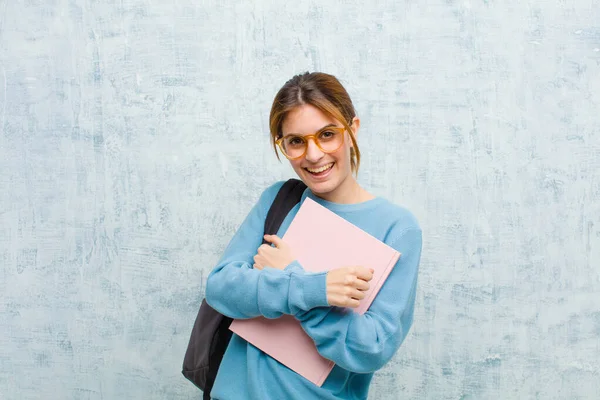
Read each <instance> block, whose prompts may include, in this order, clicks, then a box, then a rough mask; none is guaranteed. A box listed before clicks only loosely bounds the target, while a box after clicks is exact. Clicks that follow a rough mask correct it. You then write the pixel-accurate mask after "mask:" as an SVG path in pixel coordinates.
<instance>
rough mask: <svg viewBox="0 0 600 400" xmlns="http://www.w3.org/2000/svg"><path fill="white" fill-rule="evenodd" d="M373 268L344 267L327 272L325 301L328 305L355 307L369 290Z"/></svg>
mask: <svg viewBox="0 0 600 400" xmlns="http://www.w3.org/2000/svg"><path fill="white" fill-rule="evenodd" d="M371 279H373V270H372V269H369V268H365V267H344V268H337V269H332V270H331V271H329V272H328V273H327V302H328V303H329V305H330V306H337V307H352V308H356V307H358V305H359V302H360V300H362V299H364V298H365V292H366V291H367V290H369V281H370V280H371Z"/></svg>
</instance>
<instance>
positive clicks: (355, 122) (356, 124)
mask: <svg viewBox="0 0 600 400" xmlns="http://www.w3.org/2000/svg"><path fill="white" fill-rule="evenodd" d="M350 128H352V131H353V132H354V136H356V135H357V134H358V130H359V129H360V118H358V117H354V118H352V124H351V125H350Z"/></svg>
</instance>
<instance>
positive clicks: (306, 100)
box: [206, 72, 422, 400]
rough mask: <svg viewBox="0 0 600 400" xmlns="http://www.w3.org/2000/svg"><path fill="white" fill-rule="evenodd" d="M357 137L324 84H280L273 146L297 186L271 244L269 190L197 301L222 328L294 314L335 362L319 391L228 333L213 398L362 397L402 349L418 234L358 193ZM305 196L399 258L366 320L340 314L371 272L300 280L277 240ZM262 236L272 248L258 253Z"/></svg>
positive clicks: (311, 77) (401, 213) (336, 89)
mask: <svg viewBox="0 0 600 400" xmlns="http://www.w3.org/2000/svg"><path fill="white" fill-rule="evenodd" d="M359 128H360V120H359V118H358V117H357V116H356V112H355V110H354V106H353V105H352V101H351V100H350V96H348V93H347V92H346V90H345V89H344V87H343V86H342V85H341V84H340V82H339V81H338V80H337V79H336V78H335V77H334V76H332V75H328V74H324V73H318V72H315V73H305V74H302V75H297V76H294V77H293V78H292V79H290V80H289V81H288V82H286V83H285V85H284V86H283V87H282V88H281V89H280V90H279V92H278V93H277V95H276V96H275V99H274V101H273V106H272V109H271V115H270V131H271V139H272V145H273V147H274V149H275V151H276V152H277V151H278V150H279V151H280V152H281V153H282V154H283V155H284V156H285V157H286V158H287V159H288V160H289V162H290V164H291V166H292V167H293V169H294V171H295V172H296V174H297V175H298V177H299V178H300V179H301V180H302V181H303V182H304V183H305V184H306V186H307V188H306V189H305V191H304V193H303V195H302V198H301V200H300V203H299V204H297V205H296V206H295V207H294V208H292V210H291V211H290V213H289V217H290V218H287V219H286V220H285V221H284V223H283V224H282V225H281V227H280V229H279V231H278V235H270V236H264V235H263V229H264V223H265V219H266V215H267V211H268V210H269V208H270V207H271V204H272V203H273V201H274V199H275V197H276V195H277V193H278V192H279V190H280V189H281V187H282V186H283V182H277V183H275V184H273V185H272V186H270V187H269V188H267V189H266V190H265V191H264V192H263V193H262V195H261V197H260V199H259V201H258V203H257V204H256V205H255V206H254V208H253V209H252V210H251V212H250V214H249V215H248V216H247V217H246V219H245V221H244V222H243V223H242V225H241V226H240V228H239V229H238V231H237V232H236V234H235V235H234V237H233V238H232V239H231V242H230V243H229V246H228V247H227V249H226V251H225V254H223V256H222V258H221V260H220V261H219V263H218V264H217V266H216V267H215V268H214V269H213V271H212V272H211V273H210V275H209V277H208V280H207V284H206V301H207V303H209V304H210V306H212V307H213V308H214V309H215V310H217V311H218V312H219V313H221V314H223V315H225V316H228V317H230V318H236V319H248V318H254V317H258V316H264V317H267V318H278V317H280V316H282V315H284V314H287V315H292V316H294V317H295V318H296V319H298V321H300V324H301V325H302V328H303V329H304V331H305V332H306V333H307V334H308V336H310V337H311V339H312V340H313V341H314V343H315V345H316V347H317V350H318V351H319V353H320V354H321V355H322V356H323V357H325V358H327V359H329V360H332V361H333V362H334V363H335V367H334V369H333V371H332V372H331V374H330V375H329V377H328V378H327V380H326V381H325V383H324V384H323V385H322V386H321V387H318V386H316V385H314V384H313V383H311V382H309V381H308V380H306V379H305V378H303V377H302V376H300V375H298V374H296V373H295V372H293V371H292V370H290V369H288V368H287V367H285V366H284V365H283V364H280V363H279V362H278V361H276V360H274V359H273V358H271V357H270V356H268V355H266V354H265V353H263V352H262V351H260V350H259V349H257V348H256V347H254V346H252V345H250V344H249V343H247V342H246V341H244V340H243V339H242V338H240V337H239V336H237V335H235V334H233V336H232V337H231V340H230V342H229V344H228V346H227V349H226V351H225V354H224V356H223V359H222V361H221V364H220V366H219V368H218V373H217V376H216V379H215V381H214V386H213V387H212V391H211V392H210V396H211V398H213V399H219V400H230V399H261V400H269V399H366V398H367V395H368V391H369V385H370V382H371V378H372V377H373V373H374V372H375V371H377V370H378V369H380V368H382V367H383V366H384V365H385V364H386V363H387V362H388V361H389V360H390V359H391V358H392V356H393V355H394V354H395V353H396V351H397V350H398V348H399V347H400V345H401V344H402V342H403V341H404V338H405V337H406V335H407V333H408V331H409V329H410V327H411V325H412V321H413V312H414V301H415V292H416V283H417V272H418V267H419V262H420V257H421V247H422V235H421V228H420V227H419V224H418V222H417V220H416V218H415V217H414V215H413V214H412V213H411V212H410V211H409V210H407V209H405V208H403V207H400V206H397V205H395V204H393V203H391V202H389V201H387V200H386V199H384V198H382V197H377V196H374V195H372V194H371V193H369V192H368V191H366V190H365V189H364V188H362V187H361V186H360V185H359V183H358V181H357V179H356V174H357V173H358V168H359V166H360V151H359V149H358V144H357V140H356V137H357V135H358V132H359ZM278 157H279V155H278ZM306 198H310V199H312V200H314V201H316V202H318V203H319V204H321V205H322V206H324V207H326V208H328V209H329V210H331V211H332V212H335V213H336V214H338V215H339V216H341V217H342V218H344V219H346V220H347V221H349V222H351V223H353V224H354V225H356V226H358V227H359V228H361V229H363V230H364V231H366V232H368V233H370V234H371V235H372V236H374V237H376V238H377V239H379V240H381V241H383V242H384V243H386V244H388V245H389V246H391V247H393V248H394V249H396V250H398V251H399V252H400V253H401V257H400V260H399V261H398V263H397V264H396V265H395V266H394V268H393V269H392V272H391V273H390V275H389V277H388V279H387V280H386V282H385V284H384V285H383V286H382V288H381V289H380V291H379V293H378V295H377V297H376V298H375V300H374V301H373V303H372V304H371V307H370V308H369V310H368V311H367V312H366V313H365V314H364V315H359V314H358V313H352V312H345V311H344V310H343V308H344V307H349V308H354V307H357V306H358V304H359V301H360V300H361V299H362V298H364V293H365V291H367V290H368V289H369V287H370V286H369V282H370V280H371V279H372V276H373V275H372V271H371V270H370V269H369V268H367V267H366V266H347V267H343V268H338V269H332V270H330V271H329V272H323V273H309V272H306V271H305V270H304V268H303V267H302V265H301V264H300V263H299V262H298V261H297V260H296V259H295V257H294V249H293V248H291V247H290V246H289V245H288V244H287V243H285V241H283V240H282V239H280V237H282V236H283V234H285V232H286V230H287V228H288V227H289V223H290V221H291V220H292V219H293V217H294V216H295V214H296V213H297V212H298V209H299V207H300V205H301V204H302V202H303V201H304V200H305V199H306ZM315 234H316V235H318V234H319V232H315ZM263 237H264V239H265V240H266V241H267V242H268V243H270V244H271V245H269V244H262V240H263Z"/></svg>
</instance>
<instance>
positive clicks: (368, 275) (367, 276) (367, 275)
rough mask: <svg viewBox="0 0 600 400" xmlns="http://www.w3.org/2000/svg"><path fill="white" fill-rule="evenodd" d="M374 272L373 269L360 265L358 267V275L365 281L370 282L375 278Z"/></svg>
mask: <svg viewBox="0 0 600 400" xmlns="http://www.w3.org/2000/svg"><path fill="white" fill-rule="evenodd" d="M373 272H374V271H373V269H370V268H365V267H359V268H356V277H357V278H359V279H362V280H363V281H366V282H369V281H370V280H371V279H373Z"/></svg>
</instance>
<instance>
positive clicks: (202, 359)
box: [181, 179, 306, 400]
mask: <svg viewBox="0 0 600 400" xmlns="http://www.w3.org/2000/svg"><path fill="white" fill-rule="evenodd" d="M305 189H306V185H305V184H304V183H303V182H302V181H300V180H298V179H290V180H288V181H287V182H285V183H284V184H283V186H282V187H281V189H279V192H278V193H277V196H276V197H275V200H273V204H271V207H270V209H269V212H268V213H267V217H266V220H265V230H264V232H265V234H267V235H274V234H276V233H277V230H278V229H279V226H280V225H281V223H282V222H283V220H284V219H285V217H286V216H287V214H288V212H289V211H290V210H291V209H292V208H293V207H294V206H295V205H296V204H298V202H299V201H300V199H301V198H302V193H304V190H305ZM263 243H266V241H265V240H264V239H263ZM231 322H232V319H231V318H229V317H226V316H224V315H222V314H220V313H219V312H218V311H216V310H215V309H213V308H212V307H211V306H209V305H208V303H206V299H203V300H202V305H201V306H200V310H199V311H198V315H197V316H196V321H195V322H194V327H193V329H192V334H191V336H190V342H189V344H188V347H187V350H186V352H185V357H184V359H183V368H182V371H181V372H182V373H183V376H185V377H186V378H187V379H189V380H190V381H191V382H192V383H193V384H194V385H196V386H197V387H198V388H200V389H201V390H202V391H204V396H203V399H205V400H210V391H211V390H212V387H213V384H214V382H215V378H216V377H217V372H218V370H219V365H220V364H221V360H222V359H223V354H225V350H226V349H227V345H228V344H229V340H230V339H231V331H230V330H229V325H230V324H231Z"/></svg>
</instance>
